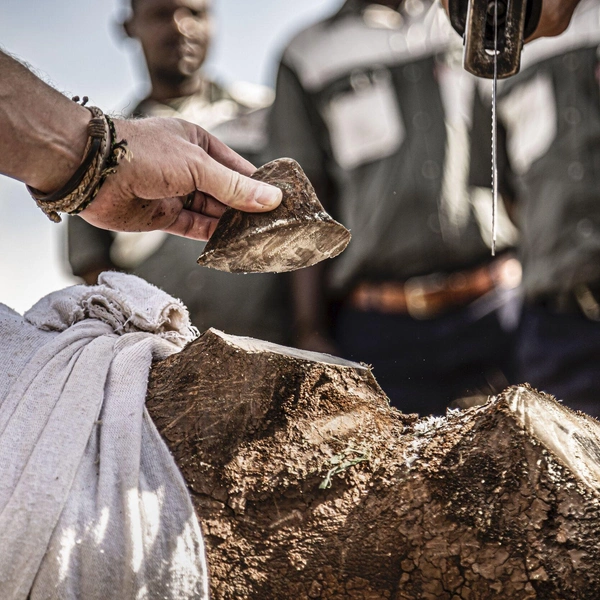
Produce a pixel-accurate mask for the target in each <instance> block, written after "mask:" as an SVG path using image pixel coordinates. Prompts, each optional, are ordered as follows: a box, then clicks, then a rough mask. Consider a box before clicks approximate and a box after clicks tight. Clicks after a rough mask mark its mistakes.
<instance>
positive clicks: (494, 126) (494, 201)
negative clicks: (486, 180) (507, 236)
mask: <svg viewBox="0 0 600 600" xmlns="http://www.w3.org/2000/svg"><path fill="white" fill-rule="evenodd" d="M497 94H498V0H494V78H493V82H492V243H491V246H492V256H495V255H496V226H497V224H496V213H497V211H498V120H497V114H496V102H497Z"/></svg>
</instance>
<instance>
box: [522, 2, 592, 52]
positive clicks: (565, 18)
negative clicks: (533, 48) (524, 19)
mask: <svg viewBox="0 0 600 600" xmlns="http://www.w3.org/2000/svg"><path fill="white" fill-rule="evenodd" d="M579 1H580V0H543V2H542V14H541V16H540V22H539V24H538V26H537V29H536V30H535V31H534V33H533V35H532V36H531V37H530V38H528V39H527V40H526V41H527V42H531V41H532V40H535V39H537V38H541V37H552V36H555V35H560V34H561V33H562V32H563V31H564V30H565V29H566V28H567V27H568V26H569V23H570V22H571V17H572V16H573V12H575V9H576V8H577V5H578V4H579Z"/></svg>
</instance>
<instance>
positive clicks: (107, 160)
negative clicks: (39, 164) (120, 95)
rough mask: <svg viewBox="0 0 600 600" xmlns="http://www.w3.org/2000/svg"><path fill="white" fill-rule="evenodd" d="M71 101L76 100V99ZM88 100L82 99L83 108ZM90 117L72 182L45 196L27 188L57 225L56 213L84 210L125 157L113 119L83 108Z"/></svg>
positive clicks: (74, 212) (124, 147) (73, 212)
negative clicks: (81, 155) (84, 142)
mask: <svg viewBox="0 0 600 600" xmlns="http://www.w3.org/2000/svg"><path fill="white" fill-rule="evenodd" d="M73 100H79V98H77V97H75V98H73ZM86 101H87V98H86V97H84V101H83V103H82V105H84V104H85V102H86ZM85 108H87V109H88V110H89V111H90V112H91V113H92V118H91V120H90V122H89V123H88V126H87V130H88V141H87V144H86V147H85V150H84V158H83V161H82V162H81V164H80V165H79V167H78V168H77V170H76V171H75V173H74V174H73V176H72V177H71V179H69V181H67V183H65V185H64V186H63V187H62V188H61V189H60V190H57V191H56V192H52V193H51V194H44V193H43V192H40V191H39V190H36V189H35V188H32V187H30V186H27V189H28V191H29V193H30V194H31V196H32V197H33V199H34V200H35V202H36V204H37V205H38V206H39V207H40V208H41V209H42V211H43V212H44V214H45V215H46V216H47V217H48V218H49V219H50V220H51V221H54V222H55V223H60V221H61V218H60V215H59V214H58V213H59V212H63V213H67V214H70V215H76V214H78V213H80V212H81V211H82V210H84V209H85V208H87V207H88V206H89V205H90V203H91V202H92V200H94V198H95V197H96V195H97V194H98V192H99V191H100V188H101V187H102V184H103V183H104V181H105V180H106V178H107V177H108V175H110V174H112V173H114V172H115V171H116V168H117V166H118V164H119V160H120V159H121V158H122V157H123V156H126V155H127V148H126V146H127V140H121V141H120V142H116V141H115V140H116V132H115V126H114V123H113V122H112V119H111V118H110V117H108V116H107V115H105V114H104V113H103V112H102V111H101V110H100V109H99V108H97V107H96V106H86V107H85Z"/></svg>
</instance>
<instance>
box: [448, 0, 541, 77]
mask: <svg viewBox="0 0 600 600" xmlns="http://www.w3.org/2000/svg"><path fill="white" fill-rule="evenodd" d="M448 4H449V6H448V10H449V13H450V22H451V23H452V26H453V27H454V29H455V30H456V31H457V32H458V33H459V34H460V35H462V36H463V40H464V46H465V52H464V67H465V69H466V70H467V71H469V72H470V73H473V75H477V76H478V77H485V78H488V79H492V78H493V77H494V73H496V75H497V77H498V79H504V78H506V77H510V76H511V75H514V74H515V73H518V72H519V68H520V66H521V52H522V50H523V43H524V41H525V39H527V38H528V37H529V36H530V35H532V34H533V32H534V31H535V29H536V27H537V25H538V23H539V20H540V15H541V12H542V0H449V3H448ZM496 34H497V35H496ZM495 54H496V57H497V60H496V64H495V65H494V55H495Z"/></svg>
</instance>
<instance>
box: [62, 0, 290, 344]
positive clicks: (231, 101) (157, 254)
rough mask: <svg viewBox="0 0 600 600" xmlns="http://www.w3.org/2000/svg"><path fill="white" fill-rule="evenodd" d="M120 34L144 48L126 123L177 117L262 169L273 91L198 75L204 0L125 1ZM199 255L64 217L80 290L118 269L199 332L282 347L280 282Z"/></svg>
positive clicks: (195, 246) (207, 26)
mask: <svg viewBox="0 0 600 600" xmlns="http://www.w3.org/2000/svg"><path fill="white" fill-rule="evenodd" d="M123 26H124V29H125V32H126V33H127V35H128V36H129V37H131V38H133V39H136V40H138V41H139V43H140V45H141V47H142V50H143V54H144V58H145V62H146V66H147V70H148V74H149V78H150V85H151V88H150V92H149V94H148V96H147V97H146V98H144V99H143V100H142V101H141V102H139V103H138V104H137V105H136V106H135V108H134V109H133V110H132V116H135V117H142V116H161V117H164V116H168V117H179V118H183V119H185V120H187V121H190V122H193V123H196V124H198V125H201V126H202V127H203V128H204V129H206V130H208V131H210V132H211V133H213V134H214V135H216V136H217V137H218V138H219V139H220V140H222V141H224V142H225V143H226V144H227V145H228V146H230V147H232V148H234V149H235V150H236V151H237V152H238V153H240V154H241V155H242V156H244V157H245V158H246V159H248V160H249V161H251V162H252V163H253V164H255V165H260V164H262V163H263V162H264V160H263V159H264V156H263V154H264V146H265V143H266V131H265V127H266V114H267V107H268V106H269V105H270V103H271V101H272V92H271V90H269V89H268V88H264V87H262V86H258V85H252V84H244V83H237V84H234V85H232V86H229V87H227V88H225V87H223V86H221V85H219V84H218V83H216V82H215V81H213V80H211V79H209V78H208V77H206V76H205V75H204V73H203V72H202V70H201V69H202V66H203V64H204V62H205V60H206V57H207V54H208V50H209V46H210V43H211V39H212V35H213V21H212V18H211V1H210V0H132V3H131V11H130V13H129V16H128V18H127V19H126V21H125V22H124V25H123ZM203 247H204V245H203V244H200V243H198V242H194V241H190V240H185V239H180V238H176V237H173V236H168V235H166V234H164V233H163V232H152V233H144V234H134V233H118V234H114V233H111V232H108V231H103V230H99V229H96V228H93V227H92V226H91V225H89V224H88V223H86V222H85V221H83V220H81V219H79V218H77V217H74V218H71V219H69V262H70V265H71V268H72V271H73V274H74V275H77V276H80V277H82V278H83V279H84V280H85V281H86V282H87V283H95V281H96V278H97V276H98V274H99V273H100V272H102V271H104V270H111V269H118V270H126V271H129V272H132V273H134V274H135V275H138V276H140V277H142V278H144V279H146V280H147V281H149V282H150V283H153V284H155V285H157V286H159V287H161V288H162V289H164V290H166V291H168V292H169V293H171V294H173V295H175V296H177V297H178V298H180V299H181V300H182V301H183V302H184V304H186V306H187V307H188V309H189V311H190V315H191V318H192V321H193V323H194V324H195V325H196V326H197V327H198V328H199V329H200V330H205V329H207V328H209V327H216V328H218V329H223V330H225V331H227V332H228V333H233V334H237V335H249V336H252V337H256V338H261V339H266V340H270V341H273V342H279V343H286V342H289V327H287V321H288V319H287V300H286V291H287V290H286V279H285V277H284V276H281V275H275V274H251V275H237V274H231V273H222V272H219V271H214V270H211V269H206V268H202V267H199V266H198V265H197V264H196V259H197V258H198V256H199V255H200V253H201V252H202V250H203Z"/></svg>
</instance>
